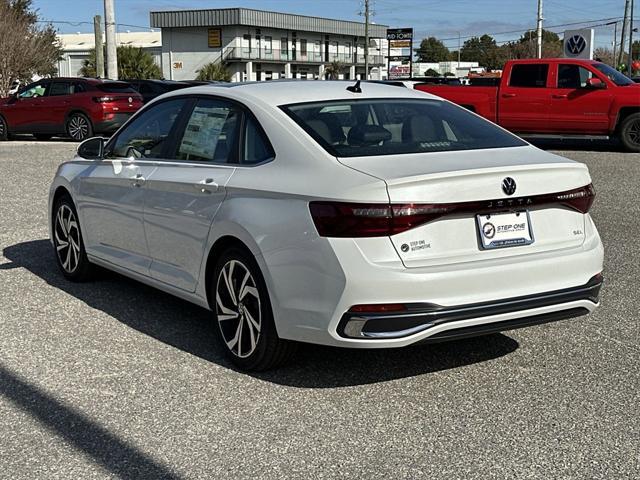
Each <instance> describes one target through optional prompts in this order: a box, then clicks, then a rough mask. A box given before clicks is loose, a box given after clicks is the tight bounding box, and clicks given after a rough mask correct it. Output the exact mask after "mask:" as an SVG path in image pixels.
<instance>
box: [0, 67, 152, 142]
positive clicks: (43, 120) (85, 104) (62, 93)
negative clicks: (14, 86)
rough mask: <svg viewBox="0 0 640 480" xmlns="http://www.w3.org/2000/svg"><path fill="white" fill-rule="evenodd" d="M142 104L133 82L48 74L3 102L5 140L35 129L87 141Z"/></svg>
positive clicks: (0, 129) (1, 134)
mask: <svg viewBox="0 0 640 480" xmlns="http://www.w3.org/2000/svg"><path fill="white" fill-rule="evenodd" d="M141 106H142V96H141V95H140V94H139V93H138V92H136V91H135V90H134V89H133V88H132V87H131V86H130V85H129V84H128V83H125V82H116V81H110V80H100V79H94V78H45V79H42V80H39V81H37V82H34V83H32V84H30V85H27V86H26V87H24V88H22V89H21V90H20V91H19V92H18V93H17V94H16V95H12V96H10V97H8V98H4V99H2V100H0V140H7V139H8V138H9V137H10V135H11V134H14V133H30V134H32V135H34V136H35V137H36V138H37V139H39V140H47V139H49V138H51V137H52V136H54V135H67V136H69V137H71V138H72V139H73V140H76V141H82V140H84V139H86V138H89V137H91V136H93V135H94V134H110V133H112V132H114V131H115V130H117V129H118V128H119V127H120V126H121V125H122V124H123V123H124V122H125V121H126V120H127V118H129V116H131V115H132V114H133V113H134V112H135V111H136V110H138V109H139V108H140V107H141Z"/></svg>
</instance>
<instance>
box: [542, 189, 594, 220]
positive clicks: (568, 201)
mask: <svg viewBox="0 0 640 480" xmlns="http://www.w3.org/2000/svg"><path fill="white" fill-rule="evenodd" d="M552 196H555V200H556V201H557V202H558V203H560V204H561V205H564V206H566V207H569V208H573V209H574V210H577V211H579V212H580V213H587V212H588V211H589V209H590V208H591V205H593V201H594V200H595V199H596V191H595V189H594V188H593V184H591V183H590V184H589V185H585V186H584V187H580V188H575V189H573V190H567V191H566V192H560V193H555V194H552ZM552 200H553V199H552Z"/></svg>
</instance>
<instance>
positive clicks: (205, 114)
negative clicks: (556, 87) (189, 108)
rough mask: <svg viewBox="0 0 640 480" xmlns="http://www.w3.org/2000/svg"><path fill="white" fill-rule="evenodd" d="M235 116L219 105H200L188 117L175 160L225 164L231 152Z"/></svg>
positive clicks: (235, 121)
mask: <svg viewBox="0 0 640 480" xmlns="http://www.w3.org/2000/svg"><path fill="white" fill-rule="evenodd" d="M237 118H238V113H237V112H236V110H235V109H234V108H233V107H231V106H229V105H224V104H222V105H221V104H220V103H213V102H203V104H202V105H197V106H196V107H195V108H194V110H193V112H192V113H191V118H189V122H188V123H187V126H186V127H185V131H184V135H183V137H182V141H181V142H180V148H179V150H178V158H179V159H181V160H196V161H216V162H226V161H227V160H228V156H229V152H230V151H231V148H232V145H233V141H234V135H235V128H236V123H237Z"/></svg>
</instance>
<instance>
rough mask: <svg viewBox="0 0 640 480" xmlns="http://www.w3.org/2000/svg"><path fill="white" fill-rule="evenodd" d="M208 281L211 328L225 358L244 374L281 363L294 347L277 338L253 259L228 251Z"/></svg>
mask: <svg viewBox="0 0 640 480" xmlns="http://www.w3.org/2000/svg"><path fill="white" fill-rule="evenodd" d="M211 280H212V281H211V282H209V283H210V288H211V289H212V291H211V292H210V293H211V295H210V299H211V309H212V310H213V312H214V315H215V319H216V327H215V329H216V332H217V336H218V339H219V340H220V343H221V345H222V348H223V349H224V351H225V353H226V354H227V356H228V357H229V359H230V360H231V361H232V362H233V363H234V364H235V365H236V366H238V367H240V368H241V369H243V370H247V371H264V370H268V369H272V368H275V367H278V366H280V365H282V364H283V363H285V362H286V361H287V360H288V359H289V358H290V357H291V355H292V354H293V352H294V350H295V348H296V344H295V343H294V342H291V341H287V340H282V339H281V338H280V337H279V336H278V333H277V331H276V326H275V322H274V320H273V311H272V309H271V302H270V301H269V293H268V291H267V286H266V284H265V281H264V278H263V277H262V273H261V272H260V268H259V267H258V264H257V263H256V261H255V260H254V258H253V256H252V255H251V254H250V253H249V252H247V251H246V250H244V249H240V248H236V247H232V248H229V249H228V250H226V251H225V252H224V253H223V254H222V255H221V256H220V258H219V259H218V261H217V262H216V265H215V268H214V271H213V277H212V278H211Z"/></svg>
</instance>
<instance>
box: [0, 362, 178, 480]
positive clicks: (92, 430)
mask: <svg viewBox="0 0 640 480" xmlns="http://www.w3.org/2000/svg"><path fill="white" fill-rule="evenodd" d="M0 396H2V397H4V398H5V399H7V400H9V401H10V402H11V403H13V404H14V405H15V406H17V407H18V408H20V409H21V410H23V411H24V412H26V413H28V414H29V415H31V417H33V418H35V419H37V420H38V421H39V422H40V423H41V424H42V425H43V426H44V427H46V428H47V429H49V430H52V431H54V432H56V433H57V434H58V435H59V436H60V437H61V438H63V439H64V440H65V442H68V443H69V444H71V445H72V446H73V447H74V448H76V449H78V450H79V451H81V452H83V453H85V454H86V455H88V456H89V457H90V458H91V459H92V460H93V461H94V462H95V463H97V464H98V465H101V466H102V467H104V468H105V469H106V470H107V471H109V472H110V473H111V474H113V475H114V476H117V477H119V478H123V479H124V478H151V479H154V480H155V479H161V478H162V479H175V480H178V479H180V478H181V477H180V476H179V475H178V474H176V473H174V472H172V471H171V470H170V469H169V468H168V467H166V466H164V465H162V464H161V463H158V462H156V461H155V460H153V459H152V458H151V457H149V456H148V455H147V454H146V453H144V452H142V451H141V450H138V449H137V448H136V447H135V446H133V445H130V444H129V443H127V442H126V441H124V440H121V439H120V438H118V437H117V436H116V435H114V434H113V433H111V432H109V431H108V430H106V429H105V428H104V427H101V426H100V425H98V424H96V423H95V422H94V421H93V420H91V419H90V418H88V417H87V416H85V415H84V414H83V413H81V412H79V411H77V410H76V409H74V408H73V407H70V406H68V405H65V404H63V403H61V402H60V401H59V400H56V399H55V398H53V397H52V396H51V395H50V394H48V393H47V392H45V391H43V390H41V389H40V388H39V387H37V386H35V385H33V384H31V383H29V382H28V381H27V380H25V379H24V378H21V377H20V376H19V375H17V374H16V373H14V372H11V371H10V370H8V369H7V368H5V367H3V366H2V365H0Z"/></svg>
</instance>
